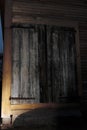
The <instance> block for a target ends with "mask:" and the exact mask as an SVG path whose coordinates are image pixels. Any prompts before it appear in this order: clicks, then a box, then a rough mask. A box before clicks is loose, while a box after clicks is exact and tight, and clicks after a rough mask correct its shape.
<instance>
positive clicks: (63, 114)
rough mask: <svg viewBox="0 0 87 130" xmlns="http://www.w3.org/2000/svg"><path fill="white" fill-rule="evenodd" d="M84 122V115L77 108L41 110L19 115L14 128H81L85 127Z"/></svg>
mask: <svg viewBox="0 0 87 130" xmlns="http://www.w3.org/2000/svg"><path fill="white" fill-rule="evenodd" d="M82 122H84V121H83V118H82V114H81V112H80V110H79V109H77V108H74V109H72V108H69V109H68V108H62V109H60V108H59V109H54V108H39V109H34V110H30V111H29V112H26V113H23V114H21V115H19V116H18V117H17V118H16V119H15V121H14V123H13V127H22V128H23V127H29V128H40V127H41V128H42V127H43V128H46V129H48V127H49V129H50V128H51V129H52V128H53V129H56V128H65V127H66V128H71V127H72V128H80V127H82V125H83V124H82ZM84 125H85V124H84Z"/></svg>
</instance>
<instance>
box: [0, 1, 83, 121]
mask: <svg viewBox="0 0 87 130" xmlns="http://www.w3.org/2000/svg"><path fill="white" fill-rule="evenodd" d="M7 12H8V15H7ZM4 21H5V23H4V56H3V81H2V108H1V116H2V118H3V121H4V122H5V123H7V122H10V116H11V115H13V116H17V115H19V114H21V113H23V112H26V111H28V110H30V109H35V108H41V107H52V108H54V107H59V106H62V105H66V104H55V103H38V104H20V105H12V104H11V103H10V95H11V78H12V75H11V70H12V62H11V54H12V50H11V43H12V39H11V38H12V29H11V25H12V23H19V22H20V23H22V20H21V21H20V20H19V19H18V20H17V21H15V20H14V19H12V0H6V1H5V17H4ZM23 22H24V23H29V24H31V23H32V24H49V25H58V26H63V27H73V28H74V29H75V30H76V33H75V43H76V53H77V61H76V62H77V63H76V64H77V78H78V79H77V80H78V94H79V96H80V97H81V96H82V81H81V64H80V45H79V28H78V22H73V21H69V20H68V21H66V20H64V21H63V20H58V19H56V20H52V19H37V20H36V21H35V20H33V19H32V20H30V21H29V20H26V19H25V21H24V20H23ZM78 104H79V103H78ZM71 105H72V103H71ZM74 105H75V104H74ZM4 119H6V120H4Z"/></svg>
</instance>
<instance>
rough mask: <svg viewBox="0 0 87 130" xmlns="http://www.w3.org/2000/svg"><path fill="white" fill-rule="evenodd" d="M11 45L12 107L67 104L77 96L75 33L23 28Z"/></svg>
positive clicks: (51, 28)
mask: <svg viewBox="0 0 87 130" xmlns="http://www.w3.org/2000/svg"><path fill="white" fill-rule="evenodd" d="M25 27H26V28H25ZM12 44H13V48H12V49H13V57H12V58H13V60H12V61H13V72H12V73H13V84H12V93H11V94H12V95H11V96H12V97H13V98H11V99H12V102H11V103H12V104H16V103H17V104H22V103H40V102H43V103H44V102H61V101H62V99H64V100H65V102H66V101H68V97H75V96H77V87H76V86H77V84H76V58H75V57H76V51H75V49H76V48H75V30H74V29H72V28H65V27H58V26H49V25H37V24H36V25H26V26H25V25H22V26H21V28H18V27H17V28H16V27H14V28H13V43H12ZM16 98H17V100H16ZM18 98H19V100H18ZM23 98H24V99H25V100H24V99H23ZM22 99H23V100H22ZM26 99H27V100H26Z"/></svg>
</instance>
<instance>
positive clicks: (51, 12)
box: [12, 0, 87, 95]
mask: <svg viewBox="0 0 87 130" xmlns="http://www.w3.org/2000/svg"><path fill="white" fill-rule="evenodd" d="M12 9H13V19H12V20H13V22H19V23H20V22H22V23H23V22H32V21H34V22H36V23H37V21H44V20H45V19H48V21H50V19H52V20H54V21H56V20H57V19H58V20H63V21H64V20H65V21H75V22H78V25H79V28H78V29H79V40H80V41H79V45H80V54H81V73H82V84H83V87H84V92H85V94H86V95H87V92H86V89H87V88H86V86H87V74H86V73H87V22H86V21H87V1H86V0H82V1H81V0H64V1H60V0H33V1H31V0H13V8H12Z"/></svg>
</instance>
